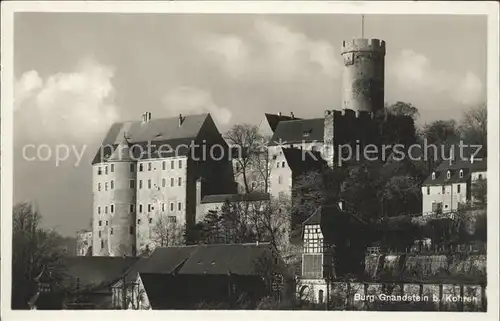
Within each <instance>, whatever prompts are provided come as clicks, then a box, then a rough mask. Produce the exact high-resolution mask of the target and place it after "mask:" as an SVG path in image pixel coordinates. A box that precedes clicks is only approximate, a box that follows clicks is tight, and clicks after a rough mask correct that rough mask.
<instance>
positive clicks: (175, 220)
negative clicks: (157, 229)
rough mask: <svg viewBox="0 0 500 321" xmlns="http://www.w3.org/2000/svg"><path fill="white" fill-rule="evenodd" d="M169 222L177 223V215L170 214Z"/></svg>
mask: <svg viewBox="0 0 500 321" xmlns="http://www.w3.org/2000/svg"><path fill="white" fill-rule="evenodd" d="M168 222H169V223H175V222H177V217H175V216H169V217H168Z"/></svg>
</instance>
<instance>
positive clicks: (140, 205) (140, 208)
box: [139, 204, 142, 213]
mask: <svg viewBox="0 0 500 321" xmlns="http://www.w3.org/2000/svg"><path fill="white" fill-rule="evenodd" d="M139 213H142V204H139Z"/></svg>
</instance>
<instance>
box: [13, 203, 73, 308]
mask: <svg viewBox="0 0 500 321" xmlns="http://www.w3.org/2000/svg"><path fill="white" fill-rule="evenodd" d="M41 221H42V216H41V214H40V213H39V212H38V211H37V210H36V209H35V208H33V206H32V205H31V204H29V203H19V204H16V205H15V206H14V208H13V222H12V223H13V230H12V232H13V236H12V237H13V239H12V248H13V249H12V308H13V309H27V308H28V300H29V299H30V298H31V296H33V295H34V294H35V292H36V287H35V286H36V284H35V283H34V278H35V277H36V276H37V275H38V274H39V273H40V272H41V271H42V270H43V269H45V271H47V273H50V274H51V276H52V277H53V279H54V282H57V281H58V279H60V277H61V276H62V273H63V270H62V266H61V261H60V259H61V258H62V257H63V256H64V255H65V247H64V246H62V244H63V243H62V240H63V238H62V237H61V236H60V235H59V234H57V233H56V232H54V231H48V230H45V229H43V228H41V227H40V223H41Z"/></svg>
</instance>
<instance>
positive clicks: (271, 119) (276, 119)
mask: <svg viewBox="0 0 500 321" xmlns="http://www.w3.org/2000/svg"><path fill="white" fill-rule="evenodd" d="M264 115H265V116H266V119H267V122H268V124H269V127H271V130H272V131H273V133H274V131H276V128H277V127H278V124H279V123H280V122H282V121H288V120H294V119H295V120H300V118H292V117H291V116H283V115H276V114H264Z"/></svg>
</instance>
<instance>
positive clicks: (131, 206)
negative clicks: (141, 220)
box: [129, 204, 135, 213]
mask: <svg viewBox="0 0 500 321" xmlns="http://www.w3.org/2000/svg"><path fill="white" fill-rule="evenodd" d="M134 207H135V206H134V204H130V207H129V210H130V213H134V210H135V208H134Z"/></svg>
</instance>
